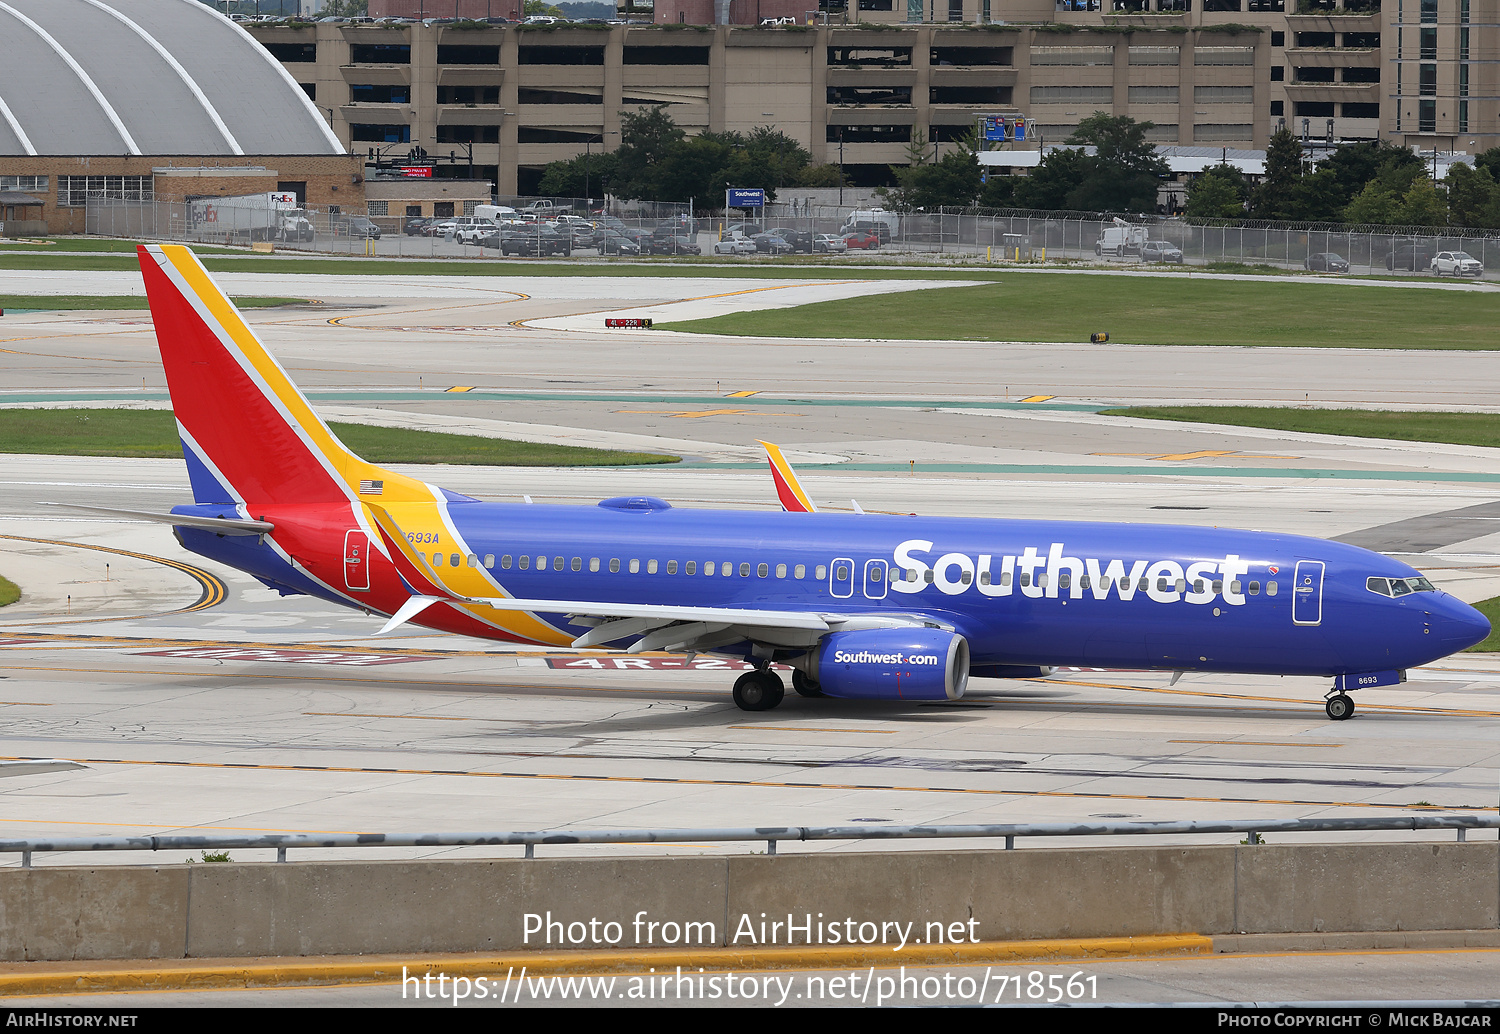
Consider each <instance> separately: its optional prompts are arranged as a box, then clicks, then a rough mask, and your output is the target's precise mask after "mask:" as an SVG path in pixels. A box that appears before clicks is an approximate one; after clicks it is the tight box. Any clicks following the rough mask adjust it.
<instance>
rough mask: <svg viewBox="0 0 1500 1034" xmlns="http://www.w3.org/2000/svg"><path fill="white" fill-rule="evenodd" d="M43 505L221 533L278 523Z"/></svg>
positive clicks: (262, 530)
mask: <svg viewBox="0 0 1500 1034" xmlns="http://www.w3.org/2000/svg"><path fill="white" fill-rule="evenodd" d="M42 505H43V506H61V507H63V508H64V509H66V510H87V511H89V512H90V513H107V514H109V515H110V516H111V517H130V518H132V519H134V520H138V521H154V522H156V523H157V524H175V525H177V526H178V527H179V528H206V529H207V530H209V531H217V532H218V533H219V534H220V535H264V534H266V532H268V531H273V530H275V528H276V525H274V524H272V523H271V522H270V521H251V520H240V519H238V518H233V517H190V516H188V515H187V514H182V513H156V512H154V511H151V510H119V509H116V508H114V507H111V506H83V505H81V504H79V503H43V504H42Z"/></svg>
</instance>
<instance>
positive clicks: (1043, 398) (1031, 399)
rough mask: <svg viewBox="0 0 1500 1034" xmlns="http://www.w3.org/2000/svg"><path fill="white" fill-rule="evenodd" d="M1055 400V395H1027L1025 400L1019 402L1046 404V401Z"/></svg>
mask: <svg viewBox="0 0 1500 1034" xmlns="http://www.w3.org/2000/svg"><path fill="white" fill-rule="evenodd" d="M1055 398H1057V396H1056V395H1028V396H1027V397H1026V398H1024V399H1021V401H1022V402H1046V401H1048V400H1050V399H1055Z"/></svg>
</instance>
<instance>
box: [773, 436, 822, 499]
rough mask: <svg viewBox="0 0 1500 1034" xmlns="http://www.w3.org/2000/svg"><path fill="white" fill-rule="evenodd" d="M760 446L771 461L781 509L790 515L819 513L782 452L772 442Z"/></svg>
mask: <svg viewBox="0 0 1500 1034" xmlns="http://www.w3.org/2000/svg"><path fill="white" fill-rule="evenodd" d="M760 444H761V447H762V448H764V449H765V450H766V459H768V460H770V461H771V477H772V479H774V480H775V482H776V497H777V498H778V499H780V500H781V508H782V509H783V510H785V511H787V512H788V513H817V512H818V507H817V505H816V504H815V503H814V502H813V501H812V497H811V496H809V495H808V494H807V493H806V492H805V491H803V489H802V482H800V481H798V480H797V472H796V471H795V470H793V469H792V465H791V464H790V463H788V462H787V461H786V457H785V456H783V455H782V454H781V450H780V449H779V448H777V447H776V446H774V445H772V444H771V443H770V442H761V443H760Z"/></svg>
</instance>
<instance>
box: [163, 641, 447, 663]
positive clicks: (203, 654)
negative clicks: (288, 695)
mask: <svg viewBox="0 0 1500 1034" xmlns="http://www.w3.org/2000/svg"><path fill="white" fill-rule="evenodd" d="M137 656H139V657H186V658H188V659H190V660H199V659H202V660H211V661H277V662H280V663H283V664H342V665H346V666H348V667H358V668H368V667H372V666H374V665H377V664H407V663H410V662H413V661H427V660H435V659H436V658H432V657H418V656H403V655H400V654H394V655H392V654H385V655H382V654H367V653H346V652H343V651H340V650H279V649H247V648H245V647H228V648H225V647H201V646H190V647H177V648H174V649H168V650H142V651H141V652H140V653H138V654H137Z"/></svg>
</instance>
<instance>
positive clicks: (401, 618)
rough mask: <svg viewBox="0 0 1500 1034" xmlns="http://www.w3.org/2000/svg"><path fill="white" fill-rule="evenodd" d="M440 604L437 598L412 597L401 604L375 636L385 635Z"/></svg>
mask: <svg viewBox="0 0 1500 1034" xmlns="http://www.w3.org/2000/svg"><path fill="white" fill-rule="evenodd" d="M441 602H442V600H441V599H440V598H439V597H437V596H413V597H411V598H410V599H409V600H407V601H406V602H405V603H403V604H401V609H400V610H398V611H396V613H394V614H392V615H391V619H390V620H389V621H387V622H386V623H385V625H384V627H382V628H381V629H380V631H379V632H376V633H375V634H376V635H385V634H386V633H387V632H390V631H393V630H394V629H397V628H400V627H401V626H402V625H404V624H406V623H407V622H408V621H410V620H411V619H412V618H414V617H416V616H417V615H418V614H420V613H422V611H424V610H426V609H427V608H428V607H430V606H432V605H433V604H434V603H441Z"/></svg>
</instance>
